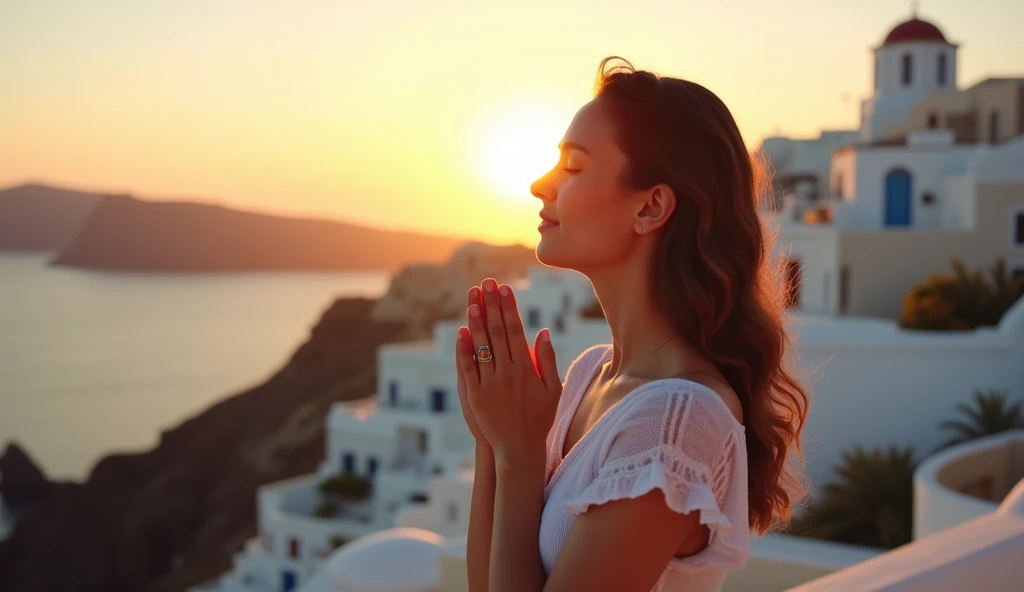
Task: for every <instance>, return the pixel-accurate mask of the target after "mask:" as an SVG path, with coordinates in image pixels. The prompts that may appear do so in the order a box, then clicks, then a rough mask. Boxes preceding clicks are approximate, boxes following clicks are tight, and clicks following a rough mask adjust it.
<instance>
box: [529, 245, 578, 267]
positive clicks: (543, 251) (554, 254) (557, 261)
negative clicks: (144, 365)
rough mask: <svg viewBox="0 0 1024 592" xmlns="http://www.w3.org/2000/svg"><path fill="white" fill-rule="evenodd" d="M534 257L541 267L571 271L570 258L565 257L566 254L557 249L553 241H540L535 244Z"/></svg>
mask: <svg viewBox="0 0 1024 592" xmlns="http://www.w3.org/2000/svg"><path fill="white" fill-rule="evenodd" d="M536 255H537V261H539V262H540V263H541V264H542V265H547V266H548V267H558V268H561V269H573V266H572V258H571V257H567V256H566V255H568V253H565V252H564V250H563V249H559V248H558V246H557V245H556V244H555V241H553V240H551V239H545V238H541V239H540V242H539V243H537V249H536Z"/></svg>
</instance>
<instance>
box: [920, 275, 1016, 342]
mask: <svg viewBox="0 0 1024 592" xmlns="http://www.w3.org/2000/svg"><path fill="white" fill-rule="evenodd" d="M952 265H953V275H944V274H934V275H932V276H931V277H929V278H928V280H927V281H924V282H922V283H920V284H918V285H916V286H914V287H913V288H912V289H911V290H910V292H909V293H908V294H907V296H906V297H905V298H904V299H903V314H902V316H901V318H900V326H901V327H903V328H905V329H919V330H928V331H964V330H970V329H974V328H977V327H986V326H994V325H998V324H999V320H1000V319H1001V318H1002V317H1003V315H1004V314H1005V313H1006V311H1007V310H1009V309H1010V307H1011V306H1013V305H1014V303H1016V302H1017V300H1019V299H1020V297H1021V295H1024V280H1022V279H1016V280H1015V279H1013V278H1011V277H1010V276H1009V275H1008V274H1007V272H1006V261H1005V260H1003V259H999V260H998V261H996V264H995V265H994V266H993V267H992V270H991V271H990V275H991V279H986V278H985V276H984V275H983V274H982V271H981V270H980V269H978V270H974V271H968V270H967V268H966V267H965V266H964V264H963V263H962V262H961V261H959V260H957V259H954V260H953V262H952Z"/></svg>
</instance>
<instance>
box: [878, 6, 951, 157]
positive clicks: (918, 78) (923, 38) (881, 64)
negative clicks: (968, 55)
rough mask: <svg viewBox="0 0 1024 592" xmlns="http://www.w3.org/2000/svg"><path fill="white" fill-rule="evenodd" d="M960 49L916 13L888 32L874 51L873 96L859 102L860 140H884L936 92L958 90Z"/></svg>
mask: <svg viewBox="0 0 1024 592" xmlns="http://www.w3.org/2000/svg"><path fill="white" fill-rule="evenodd" d="M956 50H957V46H956V44H953V43H950V42H949V41H946V36H945V35H943V34H942V31H940V30H939V28H938V27H936V26H935V25H933V24H932V23H929V22H927V21H923V20H921V19H919V18H917V15H914V17H913V18H912V19H910V20H909V21H906V22H903V23H900V24H899V25H897V26H896V27H895V28H893V30H891V31H889V34H888V35H886V36H885V41H883V42H882V44H881V45H879V46H878V47H876V48H875V50H874V54H875V64H874V94H872V96H871V97H870V98H868V99H867V100H865V101H864V102H863V103H861V128H860V132H861V133H860V136H861V140H863V141H864V142H868V143H870V142H874V141H877V140H881V139H883V138H884V137H885V135H886V131H887V130H888V128H889V127H891V126H893V125H898V124H900V123H902V122H904V121H905V120H906V119H907V118H908V117H909V116H910V110H911V108H912V107H913V106H914V105H915V104H917V103H919V102H920V101H922V100H923V99H925V98H927V97H928V95H929V94H931V93H932V92H933V91H936V90H944V89H948V88H955V87H956V71H957V70H956V62H957V53H956Z"/></svg>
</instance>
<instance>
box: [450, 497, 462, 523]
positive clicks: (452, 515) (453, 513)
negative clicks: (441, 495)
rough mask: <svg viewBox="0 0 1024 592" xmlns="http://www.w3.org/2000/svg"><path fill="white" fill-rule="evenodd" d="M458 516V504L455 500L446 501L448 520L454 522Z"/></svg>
mask: <svg viewBox="0 0 1024 592" xmlns="http://www.w3.org/2000/svg"><path fill="white" fill-rule="evenodd" d="M458 517H459V506H457V505H455V502H448V522H455V521H456V520H457V519H458Z"/></svg>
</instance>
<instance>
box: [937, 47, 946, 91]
mask: <svg viewBox="0 0 1024 592" xmlns="http://www.w3.org/2000/svg"><path fill="white" fill-rule="evenodd" d="M939 86H946V54H944V53H940V54H939Z"/></svg>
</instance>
